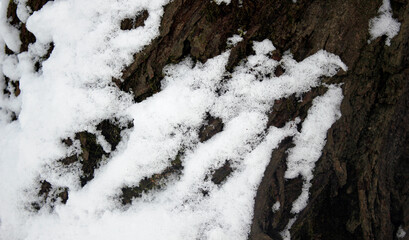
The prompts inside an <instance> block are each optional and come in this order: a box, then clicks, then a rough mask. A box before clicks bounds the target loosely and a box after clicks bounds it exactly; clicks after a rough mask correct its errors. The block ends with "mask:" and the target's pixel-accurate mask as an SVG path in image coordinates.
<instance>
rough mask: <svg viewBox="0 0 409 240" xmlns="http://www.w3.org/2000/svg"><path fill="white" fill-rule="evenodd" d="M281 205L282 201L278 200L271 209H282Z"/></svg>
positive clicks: (275, 210)
mask: <svg viewBox="0 0 409 240" xmlns="http://www.w3.org/2000/svg"><path fill="white" fill-rule="evenodd" d="M280 206H281V205H280V202H279V201H277V202H275V203H274V204H273V206H272V208H271V210H272V211H273V212H277V211H278V210H280Z"/></svg>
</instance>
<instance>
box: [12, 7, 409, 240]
mask: <svg viewBox="0 0 409 240" xmlns="http://www.w3.org/2000/svg"><path fill="white" fill-rule="evenodd" d="M46 2H47V1H44V0H42V1H35V0H32V1H31V0H30V1H29V2H28V3H29V4H30V6H31V8H32V9H33V10H34V11H35V10H38V9H40V8H41V6H42V5H43V4H45V3H46ZM381 4H382V1H381V0H376V1H374V0H349V1H345V0H329V1H319V0H310V1H307V0H299V1H297V3H293V2H292V1H290V0H277V1H272V0H258V1H256V0H243V1H242V4H239V1H236V0H232V3H231V4H230V5H225V4H222V5H220V6H219V5H217V4H215V3H213V2H211V1H210V0H174V1H172V2H171V3H169V4H168V5H167V6H166V7H165V13H164V16H163V19H162V24H161V28H160V36H159V37H157V38H156V39H154V40H153V42H152V43H151V44H150V45H149V46H146V47H145V49H144V50H143V51H141V52H139V53H137V54H135V57H134V62H133V63H132V64H131V65H130V66H128V67H126V69H125V70H124V71H123V81H120V80H117V79H114V80H113V81H115V83H116V84H117V85H118V87H119V88H120V89H122V90H124V91H128V92H132V93H133V94H134V97H135V100H136V101H143V100H144V99H145V98H147V97H149V96H151V95H152V94H154V93H156V92H158V91H159V90H160V80H161V78H162V77H163V72H162V70H163V67H164V66H165V65H167V64H169V63H176V62H179V61H180V60H182V58H183V57H185V56H191V57H192V58H193V60H194V61H201V62H204V61H206V60H207V59H208V58H211V57H214V56H217V55H219V54H220V53H221V52H222V51H223V50H225V48H226V40H227V38H228V37H230V36H232V35H233V34H235V33H237V30H238V29H241V30H242V31H247V33H246V34H245V35H244V40H243V41H242V42H241V43H239V44H238V45H237V46H236V47H234V48H233V49H232V53H231V56H230V59H229V63H228V70H232V69H233V68H234V66H236V65H237V64H238V63H239V61H240V60H242V59H243V58H245V57H246V56H247V55H249V54H251V52H252V50H251V47H252V42H253V41H260V40H264V39H270V40H271V41H272V42H273V44H274V45H275V47H276V48H277V51H276V52H275V53H274V54H273V57H274V58H280V56H281V54H282V53H283V52H285V51H287V50H290V51H291V52H292V53H293V54H294V57H295V58H296V59H297V60H302V59H304V58H305V57H308V56H309V55H312V54H314V53H315V52H317V51H318V50H320V49H324V50H326V51H328V52H331V53H334V54H336V55H339V56H340V58H341V59H342V61H343V62H344V63H345V64H346V65H347V66H348V68H349V69H348V71H347V72H340V73H338V75H336V76H335V77H333V78H331V79H323V81H324V82H327V83H342V88H343V94H344V96H345V97H344V100H343V102H342V106H341V112H342V117H341V118H340V119H339V120H338V121H337V122H336V123H335V124H334V125H333V126H332V128H331V129H330V130H329V131H328V135H327V143H326V146H325V148H324V150H323V153H322V156H321V158H320V160H319V161H318V162H317V166H316V168H315V170H314V179H313V181H312V188H311V189H310V199H309V202H308V206H307V207H306V208H305V209H304V210H303V211H302V212H301V213H300V214H299V215H298V218H297V221H296V222H295V224H294V225H293V227H292V228H291V235H292V239H365V240H369V239H396V232H397V230H398V227H399V226H402V228H403V229H404V230H405V231H407V232H408V231H409V127H408V126H409V6H408V2H407V1H405V0H394V1H391V4H392V8H393V13H394V18H397V19H398V21H399V22H401V28H400V32H399V34H398V35H397V36H396V37H394V38H393V39H392V41H391V46H385V38H378V39H375V40H374V41H373V42H371V43H368V39H369V38H370V36H369V33H368V23H369V20H370V19H371V18H373V17H375V16H376V15H377V10H378V8H379V7H380V5H381ZM8 11H9V12H8V17H10V18H11V23H12V24H14V25H16V26H18V27H19V29H21V35H20V37H21V40H22V43H23V44H22V46H21V49H20V51H27V46H28V44H29V43H31V42H34V41H35V37H34V35H32V34H31V33H29V32H28V31H27V29H26V28H25V26H24V24H23V23H21V22H19V21H18V19H17V17H16V15H15V6H14V5H13V2H12V1H10V5H9V9H8ZM146 14H147V13H146V12H142V13H140V15H138V16H135V18H134V19H124V21H123V23H122V24H123V26H122V25H121V27H123V29H131V28H134V27H137V26H142V25H143V21H144V19H146V18H147V16H146ZM6 53H8V54H13V53H12V51H11V50H9V49H6ZM279 71H283V69H281V70H279ZM280 74H281V73H280ZM324 92H325V88H317V89H313V90H312V91H311V92H309V93H307V94H306V95H305V96H304V97H303V102H301V103H300V102H298V101H297V99H296V98H295V97H289V98H287V99H281V100H279V101H277V102H276V104H275V106H274V109H273V111H272V113H271V114H270V115H269V126H277V127H282V126H283V124H285V122H287V121H288V120H290V119H294V117H297V116H299V117H301V119H303V118H305V115H306V112H307V111H308V108H309V106H310V105H311V101H312V99H313V98H314V97H315V96H318V95H321V94H323V93H324ZM212 121H213V122H215V121H216V122H215V123H214V124H213V122H212V123H209V125H210V126H212V124H213V125H215V127H214V128H212V129H210V130H208V131H207V132H206V134H205V135H203V136H204V137H203V141H205V140H207V139H209V138H210V137H212V136H211V135H212V133H214V134H216V133H217V132H219V131H221V130H222V125H221V124H222V123H217V119H212ZM108 123H109V122H107V123H106V124H101V125H100V128H101V129H100V130H101V131H102V132H107V134H111V135H112V143H111V142H110V143H111V144H112V147H113V148H115V146H116V144H117V142H116V141H117V140H116V138H117V135H118V134H119V133H118V131H120V130H118V129H119V128H118V127H115V126H114V127H112V126H111V125H110V124H108ZM213 130H214V131H213ZM111 135H110V136H111ZM79 138H81V136H80V137H79ZM84 139H85V138H84ZM84 141H85V140H84ZM83 145H84V148H87V146H88V147H89V146H91V145H92V144H91V145H90V144H88V145H87V144H85V143H84V144H83ZM292 145H293V144H292V139H291V138H288V139H286V140H284V141H283V142H282V143H281V144H280V146H279V148H278V149H276V150H275V151H274V152H273V154H272V157H271V160H270V163H269V165H268V167H267V168H266V170H265V173H264V177H263V180H262V182H261V184H260V187H259V189H258V191H257V196H256V199H255V206H254V218H253V222H252V226H251V233H250V234H249V238H250V239H266V240H268V239H280V238H281V237H280V234H279V233H280V232H281V231H282V230H283V229H284V228H285V226H286V225H287V223H288V221H289V219H290V218H291V217H293V215H292V214H291V213H290V210H291V205H292V202H293V201H294V200H295V199H296V198H297V197H298V195H299V193H300V191H301V185H302V179H293V180H285V179H284V172H285V170H286V151H287V149H289V148H291V146H292ZM86 151H88V152H90V149H85V150H84V154H85V152H86ZM95 151H96V149H92V150H91V152H95ZM100 152H101V151H100ZM101 154H103V153H101ZM97 158H100V157H97ZM87 159H88V158H87ZM74 161H76V160H75V159H74ZM94 165H97V164H96V163H95V164H94ZM90 167H91V168H92V169H89V172H90V174H89V175H90V176H89V177H92V174H93V168H94V167H95V166H94V167H93V166H90ZM218 171H219V170H218ZM226 171H231V169H230V167H226ZM227 174H228V173H227ZM217 175H220V176H224V175H225V173H223V169H222V170H221V172H217ZM219 178H220V179H222V177H219ZM219 178H217V177H216V178H215V179H216V180H217V181H219V180H218V179H219ZM87 180H88V179H87ZM220 181H222V180H220ZM49 188H50V189H51V187H48V186H47V189H48V190H47V191H44V192H47V193H48V192H49V191H50V189H49ZM131 190H132V191H137V194H139V193H140V192H143V191H145V190H144V189H136V190H135V189H131ZM131 190H130V192H131V193H133V192H132V191H131ZM42 194H44V193H42ZM67 194H68V193H67ZM137 194H136V195H137ZM136 195H135V194H134V195H132V194H130V197H129V199H131V198H132V197H135V196H136ZM62 198H64V199H65V201H66V199H67V198H68V196H65V195H64V197H62ZM127 201H128V200H127ZM129 201H130V200H129ZM277 201H279V202H280V205H281V208H280V209H279V210H278V211H277V212H273V211H272V210H271V208H272V205H273V204H274V203H275V202H277ZM404 239H409V235H407V236H406V237H405V238H404Z"/></svg>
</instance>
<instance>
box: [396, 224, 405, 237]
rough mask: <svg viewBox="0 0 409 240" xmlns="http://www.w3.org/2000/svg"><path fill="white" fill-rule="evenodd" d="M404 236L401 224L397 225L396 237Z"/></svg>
mask: <svg viewBox="0 0 409 240" xmlns="http://www.w3.org/2000/svg"><path fill="white" fill-rule="evenodd" d="M405 236H406V232H405V230H403V228H402V226H399V229H398V231H397V232H396V237H397V238H404V237H405Z"/></svg>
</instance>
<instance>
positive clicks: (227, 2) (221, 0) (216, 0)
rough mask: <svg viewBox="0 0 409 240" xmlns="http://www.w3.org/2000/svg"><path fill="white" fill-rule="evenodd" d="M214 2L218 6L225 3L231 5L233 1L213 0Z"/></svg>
mask: <svg viewBox="0 0 409 240" xmlns="http://www.w3.org/2000/svg"><path fill="white" fill-rule="evenodd" d="M213 1H214V2H216V3H217V4H219V5H220V4H222V3H225V4H227V5H228V4H230V2H231V0H213Z"/></svg>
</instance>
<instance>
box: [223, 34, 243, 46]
mask: <svg viewBox="0 0 409 240" xmlns="http://www.w3.org/2000/svg"><path fill="white" fill-rule="evenodd" d="M241 41H243V38H242V37H241V36H240V35H237V34H235V35H233V36H232V37H230V38H228V39H227V45H228V46H229V47H234V46H236V45H237V43H239V42H241Z"/></svg>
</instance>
